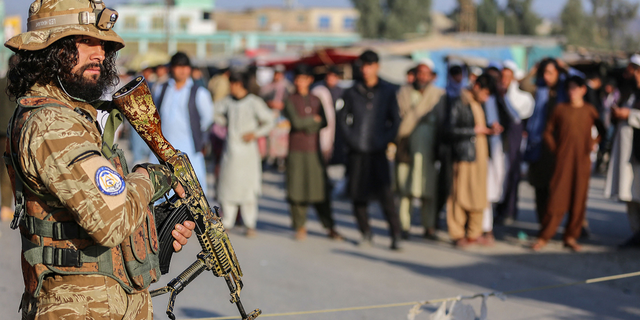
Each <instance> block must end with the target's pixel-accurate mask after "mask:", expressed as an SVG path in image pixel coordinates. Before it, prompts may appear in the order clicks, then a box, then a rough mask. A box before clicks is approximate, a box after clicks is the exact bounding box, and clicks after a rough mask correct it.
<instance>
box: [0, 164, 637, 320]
mask: <svg viewBox="0 0 640 320" xmlns="http://www.w3.org/2000/svg"><path fill="white" fill-rule="evenodd" d="M602 185H603V180H602V179H601V178H594V179H593V181H592V187H591V190H590V200H589V209H588V217H589V222H590V224H591V228H592V230H593V236H592V238H591V240H589V241H588V243H587V245H586V252H584V253H580V254H573V253H570V252H568V251H566V250H564V249H562V248H561V245H560V242H554V243H552V244H551V245H550V246H549V248H548V249H547V250H545V251H543V252H541V253H532V252H530V251H529V250H527V249H526V247H525V246H526V244H527V241H521V240H518V237H517V232H518V231H519V230H524V231H526V232H527V233H528V234H530V235H534V234H535V230H536V228H537V225H536V224H535V222H534V221H535V220H534V214H533V211H532V209H533V200H532V190H531V189H530V188H529V187H528V186H527V185H526V184H523V188H522V190H521V193H522V199H521V202H520V208H521V209H522V215H521V217H520V221H519V222H517V223H516V224H515V225H513V226H511V227H504V228H500V229H497V230H496V234H497V236H498V238H499V239H500V240H499V242H498V243H497V244H496V246H494V247H492V248H479V247H477V248H470V249H469V250H465V251H461V250H457V249H454V248H452V247H451V246H450V244H449V243H448V242H447V241H446V233H444V232H442V233H441V234H439V236H440V237H441V238H442V241H424V240H422V239H420V237H419V235H420V233H421V231H422V230H421V228H420V227H419V226H415V227H414V229H412V234H413V238H412V240H411V241H409V242H405V243H403V251H402V252H392V251H389V250H388V249H387V247H388V244H389V238H388V237H387V236H386V223H384V220H383V219H382V216H381V214H380V211H379V209H378V207H377V205H373V206H372V211H373V215H372V219H373V226H374V229H375V233H376V235H375V237H374V246H373V247H366V248H361V247H358V246H356V245H355V242H356V240H358V239H359V234H358V232H357V231H356V229H355V224H354V218H353V216H352V215H351V211H350V205H349V204H348V202H345V201H336V202H335V203H334V211H335V218H336V220H337V222H338V228H339V231H340V232H341V233H342V234H344V235H345V236H346V237H347V238H348V240H347V241H344V242H335V241H330V240H328V239H327V238H325V236H324V232H323V230H322V228H321V226H320V224H319V223H318V221H317V219H316V218H315V214H313V213H311V214H310V217H311V219H310V221H309V224H308V227H309V230H310V237H309V238H308V239H307V240H306V241H304V242H296V241H293V240H292V235H293V233H292V232H291V231H290V230H289V224H290V219H289V216H288V211H287V205H286V203H285V202H283V201H282V199H283V196H284V190H283V188H282V187H283V176H282V175H279V174H275V173H265V175H264V195H263V197H262V198H261V200H260V217H259V224H258V229H259V235H258V237H257V238H256V239H246V238H245V237H243V236H242V231H243V230H242V229H234V230H231V231H230V233H231V239H232V241H233V244H234V247H235V249H236V252H237V253H238V258H239V260H240V263H241V265H242V269H243V271H244V273H245V277H244V283H245V288H244V291H243V292H242V299H243V302H244V305H245V306H246V308H247V309H251V308H257V307H259V308H262V310H263V311H264V312H265V313H280V312H289V311H305V310H316V309H328V308H343V307H352V306H368V305H377V304H387V303H396V302H409V301H417V300H429V299H436V298H442V297H451V296H458V295H469V294H472V293H478V292H488V291H494V290H497V291H508V290H514V289H520V288H528V287H536V286H541V285H552V284H557V283H563V282H571V281H576V280H580V279H584V278H589V277H597V276H604V275H609V274H615V273H620V272H631V271H638V270H640V251H624V252H618V251H615V250H614V249H613V248H612V245H614V244H617V243H619V242H620V241H622V240H623V239H624V238H626V237H627V236H629V235H630V231H629V230H628V226H627V221H626V216H625V214H624V206H623V205H621V204H618V203H612V202H610V201H608V200H606V199H603V198H602V197H601V196H600V194H601V193H602ZM0 231H1V232H2V236H1V237H0V246H1V248H2V251H1V252H0V270H2V276H0V295H1V296H2V299H1V300H0V313H1V314H3V315H5V316H2V318H3V319H17V318H18V314H17V313H16V310H17V305H18V301H19V297H20V294H21V291H22V284H21V278H20V274H19V263H18V261H19V260H18V259H17V257H18V254H19V253H18V252H19V240H18V236H17V234H16V233H14V232H11V231H10V230H9V229H8V227H7V226H6V224H5V225H2V226H1V228H0ZM558 239H559V238H558ZM197 252H198V246H197V245H196V244H195V243H193V244H190V245H189V246H187V247H186V248H185V250H183V252H181V253H180V254H178V255H177V256H174V261H173V264H172V266H171V273H170V274H169V275H168V276H164V277H163V278H162V282H163V283H165V282H167V281H169V280H170V279H171V277H172V276H175V275H176V274H178V273H179V272H180V271H182V270H183V269H184V268H186V267H187V266H188V265H189V264H190V263H191V262H193V261H194V259H195V255H196V253H197ZM166 301H167V298H166V297H158V298H154V306H155V314H156V315H155V318H156V319H166V317H165V314H164V310H165V308H166ZM467 303H469V304H471V305H472V306H473V307H474V308H475V310H476V313H477V314H478V315H479V312H480V301H479V300H474V301H471V302H467ZM435 307H436V306H428V307H427V308H426V312H425V313H423V314H421V315H419V316H418V317H417V319H428V315H427V314H428V313H430V312H433V311H434V310H435ZM488 308H489V319H509V320H514V319H589V320H590V319H593V320H596V319H598V320H600V319H638V318H640V279H639V278H635V279H631V280H618V281H615V282H612V283H607V284H594V285H580V286H575V287H567V288H562V289H556V290H547V291H539V292H531V293H523V294H518V295H515V296H510V297H508V299H507V300H506V301H504V302H503V301H500V300H498V299H495V298H491V299H489V300H488ZM409 309H410V308H409V307H395V308H387V309H376V310H362V311H349V312H341V313H329V314H319V315H306V316H298V317H295V318H297V319H318V320H320V319H350V320H351V319H406V314H407V313H408V310H409ZM176 314H177V316H178V318H179V319H201V318H210V317H217V316H232V315H236V314H237V311H236V310H235V307H234V306H233V305H231V304H230V303H229V302H228V292H227V289H226V287H225V284H224V281H223V280H222V279H217V278H214V277H213V276H210V275H207V274H204V275H202V276H200V278H198V281H196V282H195V283H193V284H191V285H190V286H189V287H187V289H186V290H185V291H184V292H183V293H182V294H180V295H179V296H178V301H177V303H176ZM281 318H282V319H287V318H294V317H281Z"/></svg>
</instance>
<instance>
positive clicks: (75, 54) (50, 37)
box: [5, 0, 195, 319]
mask: <svg viewBox="0 0 640 320" xmlns="http://www.w3.org/2000/svg"><path fill="white" fill-rule="evenodd" d="M117 17H118V15H117V13H116V12H115V11H113V10H110V9H107V8H105V6H104V4H103V2H102V1H98V0H94V1H78V0H61V1H53V0H37V1H35V2H34V3H33V4H31V7H30V12H29V20H28V29H27V30H28V31H27V32H25V33H22V34H19V35H17V36H15V37H13V38H11V39H9V41H7V42H6V43H5V46H7V47H9V48H10V49H11V50H13V51H14V52H15V53H16V55H17V56H18V57H19V58H18V60H19V61H18V64H17V65H15V66H13V67H12V68H11V69H10V70H9V73H8V78H9V86H8V89H7V90H8V92H9V94H10V96H11V97H12V98H13V99H15V100H16V103H17V108H16V111H15V113H14V116H13V118H12V120H11V122H10V124H9V130H8V131H9V137H8V139H7V145H8V146H7V149H6V151H7V152H6V153H5V155H6V157H5V158H6V159H7V160H6V162H7V167H8V169H9V173H10V176H11V179H12V186H13V188H14V193H15V195H16V214H15V215H14V218H13V221H12V227H13V228H17V227H20V233H21V236H22V250H21V262H22V270H23V278H24V284H25V292H24V294H23V296H22V302H21V306H20V308H21V310H22V318H23V319H115V318H118V319H123V318H124V319H152V318H153V315H152V313H153V308H152V306H151V297H150V295H149V292H148V290H147V288H148V287H149V285H150V284H151V283H153V282H155V281H157V280H158V278H159V277H160V270H159V268H158V257H157V252H158V239H157V235H156V233H155V221H154V218H153V215H152V213H151V211H150V210H149V204H150V203H151V202H152V201H154V200H156V199H158V198H160V197H162V195H163V194H164V193H166V192H167V191H169V190H170V189H171V187H172V186H173V188H174V190H175V191H176V193H177V194H179V195H180V196H182V197H184V190H183V189H182V187H181V186H180V185H179V184H177V182H176V179H175V177H173V176H172V174H171V172H170V171H169V170H167V168H166V167H164V166H160V165H151V164H144V165H141V166H137V167H134V168H133V172H132V173H129V171H128V168H127V165H126V162H125V159H124V157H123V156H122V151H121V150H119V149H117V148H115V147H114V146H113V141H114V132H115V128H117V126H118V125H119V123H121V122H122V116H121V115H120V114H119V112H118V111H116V110H112V108H109V104H108V103H105V102H102V101H99V100H98V99H99V98H100V97H101V96H102V95H103V94H104V93H105V91H106V89H107V88H108V87H109V86H111V85H114V84H116V83H117V81H118V80H117V79H118V78H117V73H116V68H115V58H116V51H117V50H119V49H121V48H122V47H123V46H124V43H123V41H122V39H121V38H120V37H119V36H118V35H117V34H116V33H115V32H113V31H112V30H111V27H113V24H114V23H115V21H116V20H117ZM98 109H103V110H105V111H108V112H110V116H109V117H108V118H109V120H108V121H107V124H106V125H103V126H101V125H99V124H97V122H96V117H97V115H98V112H99V110H98ZM194 227H195V225H194V224H193V223H191V222H185V225H176V230H174V232H173V236H174V238H175V239H176V241H174V242H173V243H172V245H173V248H174V249H175V250H176V251H179V250H180V249H181V246H182V245H184V244H186V243H187V238H188V237H190V236H191V230H193V228H194Z"/></svg>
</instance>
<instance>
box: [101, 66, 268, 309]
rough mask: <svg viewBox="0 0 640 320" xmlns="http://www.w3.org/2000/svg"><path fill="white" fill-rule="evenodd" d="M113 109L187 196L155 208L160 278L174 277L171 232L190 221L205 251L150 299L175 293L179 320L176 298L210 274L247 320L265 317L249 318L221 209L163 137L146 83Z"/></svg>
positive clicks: (123, 94)
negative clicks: (219, 280) (170, 273)
mask: <svg viewBox="0 0 640 320" xmlns="http://www.w3.org/2000/svg"><path fill="white" fill-rule="evenodd" d="M113 103H114V105H115V107H116V108H118V110H119V111H120V112H122V114H123V115H124V116H125V117H126V118H127V120H129V122H130V123H131V126H132V127H133V128H134V129H135V130H136V132H138V134H139V135H140V137H142V139H143V140H144V141H145V142H146V143H147V145H148V146H149V148H151V151H153V153H154V154H155V155H156V157H158V160H160V162H161V163H162V164H164V165H166V166H168V167H169V168H170V169H171V170H172V171H173V173H174V174H175V176H176V177H177V178H178V181H179V182H180V184H181V185H182V187H183V188H184V190H185V192H186V194H187V196H186V198H184V199H181V198H179V197H177V196H175V195H174V196H173V197H171V199H167V201H166V202H164V203H163V204H161V205H158V206H157V207H156V208H155V212H156V225H157V229H158V239H159V241H160V252H159V259H160V271H161V273H162V274H165V273H167V272H168V271H169V264H170V262H171V255H172V254H173V253H174V249H173V245H172V243H173V237H172V236H171V231H172V230H173V229H174V227H175V225H176V224H177V223H182V222H184V221H186V220H191V221H193V222H195V224H196V228H195V233H196V236H197V238H198V242H200V246H201V247H202V251H201V252H200V253H198V255H197V260H196V261H195V262H194V263H193V264H191V266H189V267H188V268H187V269H186V270H185V271H183V272H182V273H181V274H180V275H179V276H177V277H176V278H175V279H173V280H171V281H169V283H168V284H167V285H166V286H165V287H162V288H160V289H156V290H153V291H151V296H152V297H155V296H159V295H162V294H165V293H170V294H171V296H170V297H169V304H168V306H167V315H168V316H169V318H171V319H172V320H175V315H174V314H173V308H174V304H175V300H176V297H177V295H178V294H179V293H180V292H182V290H184V288H185V287H186V286H187V285H188V284H189V283H191V282H192V281H193V280H194V279H195V278H196V277H198V276H199V275H200V274H201V273H202V272H204V271H205V270H211V271H212V272H213V274H214V275H215V276H216V277H223V278H224V280H225V281H226V283H227V286H228V287H229V291H231V303H235V304H236V306H237V307H238V311H239V312H240V315H241V316H242V319H243V320H253V319H255V318H257V317H258V316H259V315H260V314H261V313H262V311H260V309H256V310H254V311H252V312H251V313H249V314H247V313H246V312H245V310H244V307H243V306H242V302H241V301H240V291H241V290H242V287H243V284H242V279H241V277H242V270H241V269H240V264H239V263H238V259H237V258H236V254H235V251H234V250H233V247H232V246H231V241H229V236H228V235H227V233H226V232H225V229H224V227H223V225H222V222H221V219H220V215H219V214H218V208H217V207H214V209H213V210H211V207H210V206H209V202H208V201H207V198H206V196H205V194H204V192H203V191H202V187H201V186H200V183H199V182H198V178H197V177H196V174H195V171H194V170H193V167H192V166H191V162H190V161H189V158H188V157H187V155H186V154H184V153H182V152H180V151H178V150H176V149H175V148H174V147H173V146H172V145H171V144H170V143H169V142H168V141H167V140H166V139H165V138H164V136H163V135H162V130H161V127H160V115H159V114H158V112H157V109H156V106H155V104H154V103H153V100H152V98H151V93H150V92H149V87H148V86H147V84H146V81H145V79H144V77H142V76H140V77H137V78H136V79H134V80H133V81H131V82H129V83H128V84H127V85H125V86H124V87H123V88H122V89H120V90H118V91H117V92H116V93H115V94H114V95H113Z"/></svg>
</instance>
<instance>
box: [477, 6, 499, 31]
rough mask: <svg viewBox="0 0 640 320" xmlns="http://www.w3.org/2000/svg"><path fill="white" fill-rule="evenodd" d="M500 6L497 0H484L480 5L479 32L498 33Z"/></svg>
mask: <svg viewBox="0 0 640 320" xmlns="http://www.w3.org/2000/svg"><path fill="white" fill-rule="evenodd" d="M499 17H500V7H499V6H498V2H497V1H496V0H482V2H480V4H479V5H478V18H477V19H478V32H484V33H496V26H497V21H498V18H499Z"/></svg>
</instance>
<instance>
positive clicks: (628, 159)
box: [604, 54, 640, 247]
mask: <svg viewBox="0 0 640 320" xmlns="http://www.w3.org/2000/svg"><path fill="white" fill-rule="evenodd" d="M629 68H630V69H632V70H633V75H634V78H635V79H636V83H638V84H639V86H640V55H638V54H634V55H633V56H632V57H631V59H630V64H629ZM639 93H640V90H638V88H636V90H635V93H633V94H631V96H630V97H629V99H628V100H627V101H626V102H624V104H623V106H622V107H620V108H617V107H613V108H612V109H613V117H614V118H616V119H617V120H618V121H617V124H616V133H615V137H614V141H613V148H612V150H611V160H610V162H609V169H608V171H607V180H606V184H605V189H604V193H605V197H608V198H612V199H616V200H619V201H623V202H626V204H627V214H628V216H629V224H630V226H631V230H632V231H633V232H634V235H633V236H632V237H631V238H630V239H629V240H627V241H626V242H625V243H623V244H622V245H621V247H640V179H638V177H640V159H638V158H637V157H634V155H633V153H634V150H633V149H634V141H633V136H634V130H637V129H640V110H639V109H638V107H637V105H638V103H640V100H639V99H640V95H639ZM636 143H637V142H636Z"/></svg>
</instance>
